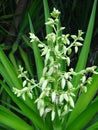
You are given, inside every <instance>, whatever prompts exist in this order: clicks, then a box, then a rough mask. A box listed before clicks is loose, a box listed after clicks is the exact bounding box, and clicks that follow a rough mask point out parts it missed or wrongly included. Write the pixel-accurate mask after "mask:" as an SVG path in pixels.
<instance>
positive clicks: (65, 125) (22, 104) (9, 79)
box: [0, 0, 98, 130]
mask: <svg viewBox="0 0 98 130" xmlns="http://www.w3.org/2000/svg"><path fill="white" fill-rule="evenodd" d="M44 4H47V2H46V0H44ZM96 4H97V0H95V1H94V6H93V10H92V15H91V19H90V24H89V26H88V30H87V34H86V38H85V41H84V44H83V48H82V52H81V53H80V57H79V61H78V66H77V68H76V70H75V71H73V69H71V70H70V72H68V69H67V65H70V58H69V55H68V54H69V53H71V48H70V49H68V50H69V51H68V50H67V52H68V53H65V51H62V48H64V49H65V50H66V49H67V48H68V47H69V46H70V44H69V40H68V38H67V37H68V35H63V34H62V32H60V33H58V31H59V30H60V31H61V30H62V28H61V27H60V24H57V22H58V20H52V19H50V20H51V21H52V22H53V24H55V26H56V29H57V30H56V32H55V33H56V35H57V36H56V37H55V33H54V32H52V30H51V29H50V28H51V27H49V26H48V24H49V22H47V18H46V23H47V24H46V27H47V30H49V31H47V37H46V38H47V41H48V42H47V43H46V42H45V43H43V42H41V41H40V40H39V39H38V38H37V37H36V36H35V35H34V34H33V35H32V34H31V37H32V38H34V42H33V43H30V47H31V48H32V49H33V50H34V56H35V58H37V59H36V61H35V62H36V66H37V67H36V68H37V77H38V79H37V78H36V80H34V79H32V80H29V78H28V76H26V75H25V74H26V73H27V72H26V71H25V72H24V71H23V68H22V67H21V66H20V67H19V68H20V69H19V70H20V73H19V74H17V72H16V71H15V69H14V66H13V65H12V64H11V63H10V61H9V60H8V58H7V57H6V55H5V54H4V52H3V51H2V49H1V48H0V72H1V75H2V77H3V78H4V81H0V83H1V85H2V88H4V89H5V90H6V92H7V93H8V94H9V95H10V97H11V99H12V100H13V101H14V102H15V103H16V104H17V105H18V107H19V108H20V110H21V111H20V112H19V113H20V114H23V116H25V117H27V119H29V121H30V123H29V124H28V123H26V121H24V120H23V119H21V118H20V117H19V116H18V115H17V114H15V113H13V112H11V111H9V110H8V109H7V108H5V107H2V106H0V122H1V123H2V124H5V125H8V126H10V127H11V128H13V129H17V130H22V129H28V130H29V129H32V130H33V129H34V130H38V129H40V130H48V129H51V130H52V129H54V130H61V129H62V130H65V129H66V130H72V129H73V130H79V129H84V127H85V126H86V127H87V128H88V129H90V127H89V126H87V123H88V122H89V121H90V119H92V118H93V116H94V115H95V114H96V112H98V107H97V103H98V99H97V98H96V99H95V100H92V98H93V97H94V95H95V93H96V91H97V84H98V83H97V80H98V76H97V75H94V76H93V77H92V82H91V84H89V85H87V86H86V87H85V85H86V83H85V81H86V80H85V78H86V77H85V75H84V74H86V72H87V71H90V72H91V71H92V69H93V71H92V72H94V73H96V72H95V71H94V69H95V68H96V67H91V68H87V69H86V70H85V69H84V68H85V66H86V61H87V57H88V52H89V46H90V41H91V37H92V31H93V24H94V17H95V12H96ZM46 7H48V6H46ZM48 11H49V10H48ZM55 11H56V10H55ZM46 14H49V13H47V9H46ZM57 14H59V12H58V11H57ZM51 21H50V22H51ZM54 21H55V22H54ZM29 23H30V29H31V30H32V32H33V28H32V24H31V20H30V17H29ZM91 25H92V26H91ZM52 27H53V25H52ZM53 28H54V27H53ZM49 33H50V34H51V37H52V38H53V39H51V37H50V34H49ZM80 34H81V35H82V32H81V31H79V35H80ZM79 35H78V36H79ZM81 35H80V36H79V37H78V38H80V40H82V38H81ZM63 36H64V37H63ZM88 36H89V37H90V38H88ZM76 37H77V36H72V38H73V41H74V40H75V39H74V38H76ZM57 38H58V39H57ZM32 40H33V39H32ZM35 40H36V41H35ZM51 40H52V42H50V41H51ZM55 40H56V42H55ZM62 40H64V41H67V42H66V43H65V42H64V41H63V42H64V44H62V42H61V41H62ZM78 40H79V39H78ZM37 42H40V44H39V46H40V47H42V48H43V49H42V54H43V58H42V59H44V55H45V56H46V57H45V66H44V68H45V67H46V73H45V72H44V73H43V74H42V71H40V73H39V70H40V69H41V70H43V65H42V59H41V61H40V62H39V64H37V63H38V60H39V59H40V58H41V56H40V55H39V54H40V53H39V49H38V47H37V46H38V45H37ZM58 42H60V48H59V44H58ZM51 43H53V45H54V48H53V47H52V45H51ZM76 43H77V41H75V42H73V44H72V45H73V48H72V49H74V47H75V52H77V49H78V45H81V44H80V43H77V44H76ZM65 44H66V45H67V47H66V46H65ZM63 46H65V47H66V48H65V47H63ZM50 48H51V49H50ZM54 49H55V50H54ZM86 50H88V51H86ZM46 51H47V52H48V53H47V52H46ZM61 51H62V52H61ZM62 53H63V55H62ZM64 53H65V54H64ZM37 54H38V55H37ZM49 55H50V57H53V58H50V59H49ZM83 56H85V58H83ZM54 59H55V60H54ZM81 61H82V63H81ZM47 62H48V63H47ZM49 63H50V64H49ZM65 63H67V64H65ZM40 64H41V66H40ZM50 65H51V66H50ZM39 67H40V69H39ZM47 67H48V69H47ZM54 70H55V71H54ZM44 71H45V69H44ZM47 72H48V74H49V75H50V79H48V78H49V77H48V76H47V75H46V74H47ZM59 72H61V73H59ZM65 72H67V73H65ZM79 73H81V74H83V77H80V76H76V75H77V74H79ZM64 74H65V77H64ZM66 74H68V76H66ZM18 76H19V77H23V80H24V78H26V80H24V82H22V80H21V79H20V78H17V77H18ZM41 76H43V78H44V77H45V78H46V79H44V81H43V78H42V79H41V80H42V83H43V84H42V86H43V87H42V88H40V86H41V80H40V78H41ZM54 76H55V78H53V77H54ZM66 77H67V80H66ZM71 78H73V80H72V79H71ZM81 78H82V80H81V81H82V83H84V84H82V85H83V86H84V87H83V88H82V89H83V90H85V91H86V88H87V89H88V90H87V92H86V93H82V94H81V95H80V96H79V95H78V94H77V91H76V92H75V95H76V94H77V95H78V99H77V102H75V98H73V97H72V96H73V95H74V94H73V93H74V91H72V90H76V89H77V84H79V82H80V79H81ZM54 79H59V81H60V82H58V81H57V82H54ZM38 80H39V83H38ZM47 80H49V82H50V81H51V83H50V84H49V85H50V86H51V87H53V88H52V89H51V90H48V89H47V88H48V87H46V85H47V84H48V81H47ZM65 81H66V82H67V86H68V87H69V90H71V91H70V93H72V95H70V96H69V97H70V101H68V104H67V107H68V110H70V108H71V109H73V107H74V109H73V111H71V112H69V113H67V114H66V115H65V116H63V118H62V115H59V112H58V111H57V110H58V108H57V106H58V107H59V108H60V110H61V108H62V111H61V113H62V112H63V104H62V102H61V105H60V106H59V104H57V105H54V104H56V103H58V102H57V101H56V100H55V98H54V97H57V98H58V94H57V92H58V93H59V95H60V94H61V95H60V96H61V100H62V98H63V92H67V90H68V87H67V88H64V85H65ZM71 81H72V82H71ZM61 83H62V84H61ZM56 84H60V86H61V87H60V89H59V90H56V89H57V88H56V87H57V86H59V85H56ZM25 85H27V86H28V87H25ZM22 86H24V88H23V87H22ZM73 86H74V87H73ZM13 87H14V89H13ZM71 87H72V89H71ZM78 87H79V88H81V87H82V86H81V85H79V86H78ZM28 88H29V89H28ZM73 88H74V89H73ZM12 89H13V90H14V91H15V93H16V94H18V96H20V95H22V97H23V99H25V100H22V98H21V97H20V98H17V96H16V95H14V93H13V92H12ZM32 89H33V92H34V95H32ZM41 89H42V90H43V93H44V92H45V93H46V91H45V90H47V95H48V92H49V97H51V98H49V99H47V97H46V96H45V97H44V95H43V94H42V97H43V98H44V100H45V103H47V105H46V106H45V107H47V108H48V107H49V108H51V109H48V110H49V111H52V118H51V113H50V112H49V113H47V115H46V117H44V118H42V117H41V116H40V115H43V114H45V113H43V112H44V111H43V101H42V100H41V102H40V100H39V99H40V98H38V97H39V96H41V95H39V96H38V94H40V93H41ZM66 89H67V90H66ZM54 90H56V93H55V92H54ZM64 90H66V91H64ZM24 92H26V94H25V93H24ZM60 92H61V93H60ZM56 94H57V95H56ZM51 95H52V96H51ZM65 95H66V93H65ZM65 95H64V96H65ZM28 96H29V97H30V98H28ZM32 97H34V98H33V99H31V98H32ZM36 98H38V99H37V100H36ZM67 98H68V95H66V98H65V101H64V102H66V101H67ZM84 99H86V100H84ZM35 100H36V102H37V104H38V108H39V106H40V105H42V107H41V111H40V115H39V111H38V109H37V107H36V103H35ZM51 102H52V103H51ZM74 102H75V103H74ZM74 104H75V106H74ZM51 105H52V107H50V106H51ZM80 105H81V106H82V107H80ZM52 108H53V109H52ZM65 108H66V107H65ZM53 110H54V111H53ZM16 111H18V110H16ZM46 112H47V111H46ZM66 112H67V111H66ZM87 113H91V114H87ZM8 114H9V115H10V116H9V117H10V118H8ZM64 114H65V113H64ZM85 114H86V115H87V116H86V118H85V119H84V116H85ZM54 115H56V116H54ZM43 116H45V115H43ZM61 120H62V121H61ZM60 121H61V122H60ZM20 122H21V124H23V125H22V126H21V124H20ZM94 123H95V124H94ZM94 123H93V125H92V126H91V128H92V127H96V128H98V127H97V123H96V122H94Z"/></svg>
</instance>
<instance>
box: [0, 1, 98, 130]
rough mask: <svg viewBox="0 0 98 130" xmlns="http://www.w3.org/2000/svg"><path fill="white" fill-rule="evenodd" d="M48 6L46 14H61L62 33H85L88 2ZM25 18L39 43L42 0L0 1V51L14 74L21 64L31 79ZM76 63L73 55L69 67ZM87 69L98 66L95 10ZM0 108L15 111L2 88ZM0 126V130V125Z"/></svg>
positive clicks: (31, 61)
mask: <svg viewBox="0 0 98 130" xmlns="http://www.w3.org/2000/svg"><path fill="white" fill-rule="evenodd" d="M48 4H49V10H50V12H51V11H52V9H53V7H56V8H57V9H59V10H60V11H61V24H62V26H64V27H66V29H65V32H64V33H70V34H76V33H77V30H78V29H81V30H83V31H84V32H86V29H87V25H88V22H89V18H90V14H91V10H92V6H93V1H92V0H48ZM28 14H29V16H30V18H31V20H32V24H33V28H34V32H35V34H36V35H37V36H38V37H39V38H40V39H41V40H42V39H43V38H44V36H45V35H46V32H45V24H44V22H45V18H44V6H43V2H42V0H0V47H2V48H3V50H4V51H5V53H6V54H7V56H8V57H9V59H10V61H11V62H12V64H13V65H14V67H15V69H16V71H17V67H18V65H19V64H21V65H22V66H24V67H25V69H26V70H27V71H29V73H30V75H31V76H34V75H36V67H35V59H34V56H33V52H32V49H31V48H30V44H29V32H30V28H29V20H28ZM84 36H85V34H84ZM76 61H77V55H76V56H75V57H74V58H72V61H71V63H72V66H74V65H75V63H76ZM87 65H88V66H91V65H98V8H97V12H96V19H95V27H94V32H93V38H92V44H91V48H90V54H89V57H88V64H87ZM0 78H1V79H2V77H0ZM0 104H3V105H4V106H6V107H8V108H10V109H12V111H18V110H15V109H16V107H13V108H12V106H15V104H14V103H13V102H12V100H11V99H10V97H9V96H8V95H7V93H6V92H5V91H4V89H3V88H2V87H1V88H0ZM11 104H12V105H11ZM0 126H1V127H0V128H2V124H0ZM4 127H5V126H3V128H2V130H3V129H4ZM7 129H8V128H7ZM4 130H6V127H5V129H4Z"/></svg>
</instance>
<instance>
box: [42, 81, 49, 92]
mask: <svg viewBox="0 0 98 130" xmlns="http://www.w3.org/2000/svg"><path fill="white" fill-rule="evenodd" d="M47 83H48V80H44V82H43V84H42V90H44V89H45V88H46V86H47Z"/></svg>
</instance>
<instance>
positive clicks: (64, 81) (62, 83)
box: [61, 78, 66, 89]
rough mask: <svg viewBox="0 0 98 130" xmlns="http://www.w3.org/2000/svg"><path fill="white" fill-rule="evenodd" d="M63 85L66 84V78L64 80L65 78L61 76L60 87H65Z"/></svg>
mask: <svg viewBox="0 0 98 130" xmlns="http://www.w3.org/2000/svg"><path fill="white" fill-rule="evenodd" d="M65 85H66V80H65V78H62V79H61V87H62V89H64V88H65Z"/></svg>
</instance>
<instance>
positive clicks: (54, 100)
mask: <svg viewBox="0 0 98 130" xmlns="http://www.w3.org/2000/svg"><path fill="white" fill-rule="evenodd" d="M52 102H56V92H55V91H54V92H52Z"/></svg>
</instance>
